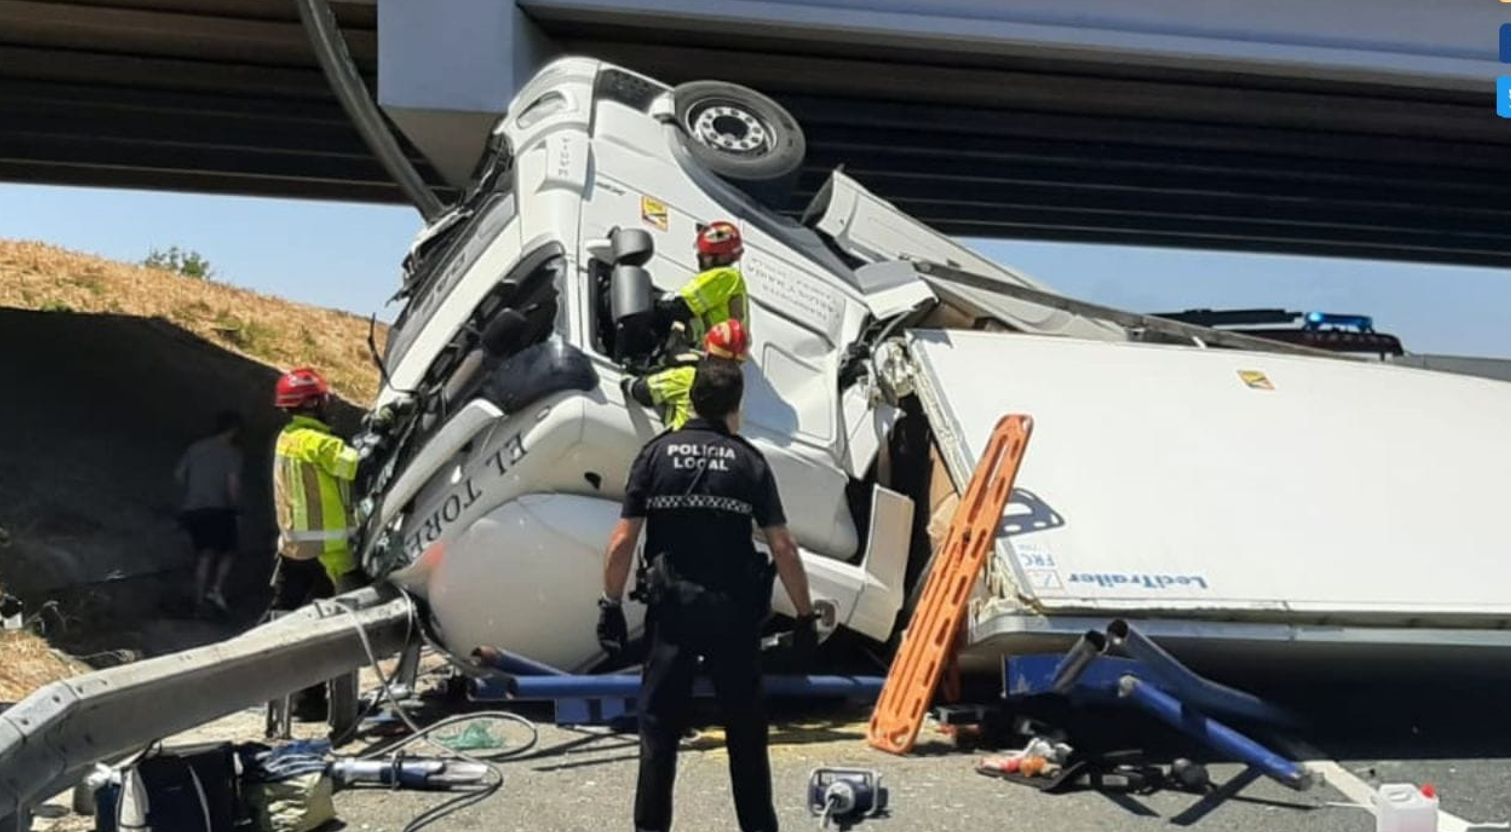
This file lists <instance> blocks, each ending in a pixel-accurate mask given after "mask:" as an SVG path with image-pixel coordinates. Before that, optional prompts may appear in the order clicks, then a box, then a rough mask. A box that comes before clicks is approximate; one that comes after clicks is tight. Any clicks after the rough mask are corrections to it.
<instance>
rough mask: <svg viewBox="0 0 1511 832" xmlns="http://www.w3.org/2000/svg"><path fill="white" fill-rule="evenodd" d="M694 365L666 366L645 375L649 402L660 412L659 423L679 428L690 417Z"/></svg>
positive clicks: (695, 370) (695, 373)
mask: <svg viewBox="0 0 1511 832" xmlns="http://www.w3.org/2000/svg"><path fill="white" fill-rule="evenodd" d="M697 374H698V368H697V366H696V365H692V364H689V365H685V366H680V367H668V368H666V369H665V370H660V371H657V372H654V373H651V374H650V375H648V376H646V377H645V386H646V389H647V390H648V391H649V392H650V396H651V402H652V403H653V404H655V406H656V408H657V409H658V410H659V411H660V413H661V424H663V425H666V426H667V427H668V428H671V429H672V430H680V429H681V428H682V426H683V425H685V424H687V420H688V419H690V418H692V392H693V379H694V378H695V377H696V376H697Z"/></svg>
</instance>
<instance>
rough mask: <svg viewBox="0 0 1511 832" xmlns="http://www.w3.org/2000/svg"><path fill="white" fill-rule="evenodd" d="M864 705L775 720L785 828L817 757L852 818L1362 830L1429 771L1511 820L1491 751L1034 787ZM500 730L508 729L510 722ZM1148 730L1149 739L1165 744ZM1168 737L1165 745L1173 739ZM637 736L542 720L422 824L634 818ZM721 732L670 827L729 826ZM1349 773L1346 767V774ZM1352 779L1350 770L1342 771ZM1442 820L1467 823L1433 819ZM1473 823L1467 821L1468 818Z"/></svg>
mask: <svg viewBox="0 0 1511 832" xmlns="http://www.w3.org/2000/svg"><path fill="white" fill-rule="evenodd" d="M864 716H865V714H864V712H857V711H855V710H853V709H851V710H849V711H836V712H830V713H827V714H819V715H817V716H815V715H813V714H809V715H805V716H797V717H792V718H791V719H790V720H789V721H787V722H786V723H785V724H783V725H779V726H777V727H776V728H775V729H774V732H773V741H772V763H773V779H774V785H775V790H776V795H777V804H778V805H777V808H778V813H779V816H780V818H781V822H782V825H783V828H785V829H788V830H793V829H816V828H818V823H817V821H816V819H814V818H813V817H811V816H810V815H809V814H808V812H807V810H806V808H805V806H804V799H805V792H806V790H805V786H806V783H807V780H808V775H809V772H810V771H811V770H812V769H813V768H814V767H815V766H821V765H842V766H857V767H862V768H870V769H875V770H877V771H879V772H881V774H882V777H883V780H884V782H885V784H886V785H887V786H888V788H889V790H890V792H891V811H890V813H889V815H888V816H887V817H885V818H880V819H875V820H867V821H865V822H864V823H862V824H859V825H857V826H856V827H855V828H857V829H868V828H871V829H877V830H886V829H894V830H906V832H914V830H940V832H947V831H948V830H961V832H965V830H972V832H974V830H982V829H1061V830H1129V829H1133V830H1137V829H1156V828H1168V827H1170V826H1172V825H1175V826H1186V827H1189V828H1192V829H1199V830H1245V832H1247V831H1248V830H1253V831H1254V832H1260V830H1264V832H1271V830H1318V832H1333V831H1334V830H1337V832H1368V830H1371V829H1374V819H1373V817H1372V816H1371V814H1370V813H1369V812H1367V811H1365V810H1364V809H1361V808H1357V807H1354V806H1348V805H1344V804H1347V803H1349V802H1351V801H1350V798H1349V794H1350V793H1353V794H1355V795H1357V794H1358V788H1360V786H1361V781H1362V782H1363V783H1369V784H1373V783H1378V782H1397V781H1406V782H1417V783H1423V782H1432V783H1435V784H1436V785H1437V786H1438V788H1439V789H1440V790H1441V791H1442V793H1443V794H1442V806H1443V809H1444V811H1445V812H1450V813H1454V814H1456V815H1458V816H1459V817H1462V818H1468V819H1470V820H1476V821H1491V820H1501V821H1504V820H1506V819H1508V818H1511V764H1508V762H1507V761H1505V760H1500V759H1473V760H1471V759H1427V760H1424V759H1412V760H1380V759H1352V760H1345V761H1344V762H1343V763H1342V764H1341V767H1342V770H1343V771H1345V772H1347V774H1345V775H1343V776H1342V778H1343V779H1346V780H1351V782H1350V783H1344V784H1340V785H1343V786H1344V788H1342V789H1339V788H1337V787H1335V786H1333V785H1331V784H1322V785H1318V786H1316V787H1314V788H1312V789H1310V790H1308V791H1305V792H1297V791H1293V790H1290V789H1288V788H1285V787H1283V786H1281V785H1279V784H1277V783H1273V782H1270V781H1268V780H1263V779H1260V780H1258V781H1253V782H1247V784H1246V785H1244V786H1243V787H1242V788H1241V789H1239V790H1237V791H1236V793H1234V794H1232V795H1231V796H1228V795H1220V796H1219V797H1215V798H1206V799H1203V798H1202V797H1200V796H1198V795H1194V794H1187V793H1182V792H1176V791H1160V792H1155V793H1153V794H1145V795H1118V794H1109V793H1102V792H1098V791H1093V790H1082V791H1077V792H1072V793H1065V794H1053V795H1051V794H1042V793H1040V792H1038V791H1036V790H1034V789H1032V788H1028V787H1025V786H1021V785H1016V784H1012V783H1008V782H1005V781H1002V780H997V779H993V778H988V777H984V776H981V775H978V774H976V773H975V772H974V770H973V768H974V764H975V762H976V760H977V759H979V757H980V756H982V754H983V753H984V752H974V753H972V752H963V751H960V750H957V749H956V748H955V747H954V746H953V744H952V743H950V742H949V741H948V740H947V739H945V738H942V737H940V736H939V735H937V734H932V733H931V734H930V735H929V736H927V737H926V738H925V740H926V741H925V742H924V743H923V744H922V745H921V746H920V748H919V750H918V752H917V753H915V754H914V755H913V756H909V757H893V756H890V755H886V754H882V753H880V752H877V751H873V750H871V749H870V748H868V747H867V746H866V745H865V743H864V742H863V740H862V737H863V732H864V723H863V722H861V721H859V720H861V719H864ZM508 733H509V734H510V735H511V736H515V737H517V736H518V734H515V733H514V731H513V729H509V731H508ZM1170 740H1171V735H1166V736H1165V737H1164V738H1163V740H1161V739H1159V738H1155V742H1154V744H1155V745H1159V744H1161V743H1162V742H1169V741H1170ZM1178 746H1179V744H1178V743H1177V744H1175V745H1174V746H1173V747H1175V748H1178ZM635 752H636V746H635V740H634V737H633V736H626V735H616V734H612V733H608V732H606V731H603V730H600V729H591V730H582V729H564V728H557V727H553V726H542V727H541V729H540V744H539V746H538V747H537V749H536V750H535V751H533V752H532V753H530V754H529V755H528V756H525V757H522V758H520V759H516V760H514V761H511V762H508V763H505V764H504V770H505V772H506V775H507V780H506V782H505V785H504V787H503V789H502V790H501V791H500V792H499V793H498V794H496V795H494V796H493V797H491V798H489V799H488V800H487V801H486V802H484V803H482V804H480V805H478V806H476V807H472V808H468V809H464V810H462V811H460V812H458V813H457V814H455V815H453V816H451V817H448V818H446V819H445V820H442V821H440V822H439V823H437V824H435V825H433V826H431V827H429V828H431V829H439V830H452V829H455V830H471V829H477V830H484V829H486V830H499V832H508V831H509V830H518V831H519V832H526V830H528V831H529V832H537V830H544V831H545V832H558V830H559V831H560V832H576V831H577V830H613V829H626V830H627V829H631V828H632V825H631V803H632V800H633V795H634V778H635V768H636V761H635ZM726 763H727V757H726V755H725V753H724V751H723V748H722V735H721V734H719V732H718V731H717V729H709V730H707V731H705V732H704V733H701V734H699V735H698V736H696V737H693V738H691V739H689V740H688V742H687V743H686V744H685V745H684V751H683V754H682V757H681V761H680V765H679V773H678V784H677V828H678V829H682V830H696V831H697V832H709V831H711V830H734V829H737V827H736V825H735V822H734V813H733V806H732V803H731V800H730V797H729V786H728V774H727V770H726ZM1209 768H1210V771H1211V773H1212V776H1213V779H1214V781H1216V782H1217V783H1223V782H1226V781H1228V780H1229V779H1230V778H1234V777H1237V776H1239V775H1240V774H1241V773H1242V771H1243V767H1242V766H1241V765H1238V764H1236V763H1221V762H1218V763H1213V764H1211V765H1210V766H1209ZM1350 776H1351V777H1350ZM1352 778H1357V779H1352ZM439 799H440V798H439V797H438V796H436V795H427V794H423V793H412V792H388V791H349V792H345V793H342V794H340V795H338V796H337V809H338V811H339V813H340V816H341V818H342V820H343V821H344V822H345V824H346V828H347V829H351V830H363V832H378V831H379V830H387V831H388V832H396V831H397V830H401V829H403V828H404V825H405V824H406V823H408V822H409V820H410V819H411V818H413V817H415V816H416V815H418V814H419V813H420V812H422V811H423V810H425V809H426V808H428V807H430V806H432V805H434V804H435V803H436V802H437V801H438V800H439ZM1441 828H1442V829H1444V830H1462V829H1464V828H1466V827H1464V826H1458V827H1453V826H1450V825H1444V826H1442V827H1441ZM1467 828H1473V827H1467Z"/></svg>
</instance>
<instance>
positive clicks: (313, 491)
mask: <svg viewBox="0 0 1511 832" xmlns="http://www.w3.org/2000/svg"><path fill="white" fill-rule="evenodd" d="M357 459H358V457H357V451H356V449H354V448H352V447H351V446H350V445H347V444H346V443H345V442H344V441H342V440H341V438H340V437H338V436H336V435H334V434H332V433H331V429H330V426H328V425H326V424H325V423H324V422H321V421H320V420H319V419H312V418H310V417H308V416H295V417H294V418H293V419H292V420H291V421H290V422H289V424H288V426H287V427H285V428H284V429H283V432H281V433H279V434H278V445H277V447H276V449H275V452H274V455H273V502H274V505H275V507H276V509H277V512H278V553H279V554H280V555H283V556H284V557H286V558H290V559H293V560H309V559H311V558H319V559H320V563H321V565H323V566H324V567H325V571H326V573H327V574H329V575H330V577H331V581H332V582H334V581H335V580H336V579H337V578H339V577H341V576H342V575H345V574H346V573H348V572H351V571H352V570H354V569H356V568H357V561H356V558H355V557H353V555H352V551H351V544H350V543H349V542H348V538H349V537H350V535H351V533H352V529H353V527H354V525H355V523H354V521H353V519H352V504H351V484H352V481H353V480H355V479H356V478H357Z"/></svg>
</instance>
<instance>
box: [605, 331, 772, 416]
mask: <svg viewBox="0 0 1511 832" xmlns="http://www.w3.org/2000/svg"><path fill="white" fill-rule="evenodd" d="M749 351H750V343H749V341H747V340H746V338H745V327H744V326H743V325H741V323H740V322H739V321H738V320H735V319H733V318H731V319H729V320H727V321H724V322H722V323H718V324H715V325H714V326H713V327H711V328H710V329H709V330H708V334H707V335H705V336H703V352H702V354H699V353H696V352H685V353H681V354H680V355H677V356H675V357H674V358H672V360H671V361H670V362H668V366H666V367H664V368H662V369H660V370H657V371H656V372H654V373H651V374H650V375H648V376H645V377H643V378H637V379H634V380H633V381H631V382H629V395H630V397H631V398H633V399H634V400H635V401H637V402H639V403H640V404H641V405H643V406H645V407H654V408H656V409H657V411H658V412H659V413H660V414H661V423H662V424H664V425H666V426H667V427H668V428H670V429H671V430H677V429H678V428H681V427H682V426H683V425H684V424H686V423H687V420H688V417H689V416H690V415H691V407H690V403H689V394H690V393H691V392H692V388H693V376H694V375H695V374H696V371H697V366H698V362H699V361H700V360H702V358H703V356H704V355H712V356H715V357H718V358H724V359H728V360H731V361H736V362H740V361H744V360H745V358H746V355H747V353H749Z"/></svg>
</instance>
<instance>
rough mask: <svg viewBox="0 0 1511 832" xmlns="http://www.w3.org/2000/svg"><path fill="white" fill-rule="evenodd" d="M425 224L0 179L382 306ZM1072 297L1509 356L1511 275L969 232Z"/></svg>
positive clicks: (217, 256)
mask: <svg viewBox="0 0 1511 832" xmlns="http://www.w3.org/2000/svg"><path fill="white" fill-rule="evenodd" d="M419 225H420V222H419V217H418V215H417V214H415V212H414V211H412V210H410V209H407V208H398V207H382V206H371V205H357V204H347V203H329V202H312V201H303V200H272V199H253V198H247V197H222V196H204V195H196V194H179V193H163V192H147V191H112V190H99V189H89V188H57V187H40V186H28V185H0V237H5V238H11V239H37V240H44V241H47V242H50V243H55V244H57V245H62V246H65V247H68V248H72V249H78V250H82V251H88V252H93V253H96V254H100V255H104V256H106V257H111V258H115V259H120V260H140V259H141V258H142V257H144V256H146V254H147V252H148V251H149V250H151V249H152V248H153V247H158V248H167V247H168V246H171V245H177V246H180V247H183V248H189V249H194V250H197V251H199V252H200V253H201V254H203V255H204V256H205V257H207V258H208V259H209V260H210V262H211V263H212V264H213V265H214V266H215V268H216V269H217V271H218V272H219V274H220V277H221V279H223V280H225V281H226V282H229V283H233V284H236V285H239V286H245V287H248V288H252V289H257V290H259V291H264V292H269V293H272V294H276V295H282V296H284V297H288V298H292V299H295V300H300V301H304V302H307V303H314V304H319V305H322V306H331V307H336V308H340V309H347V310H350V311H353V312H358V313H361V314H364V315H365V314H368V313H371V312H379V313H380V314H383V316H384V317H391V316H392V314H393V313H394V311H395V310H394V309H392V308H389V309H388V310H387V313H386V314H384V312H383V304H384V302H385V301H386V300H387V299H388V297H389V296H390V295H391V294H392V293H393V291H394V289H395V288H396V286H397V281H398V276H399V262H400V260H401V259H402V257H403V255H404V251H405V250H406V249H407V248H408V246H409V242H410V239H411V238H412V237H413V235H414V233H415V231H416V230H418V228H419ZM971 243H972V244H973V245H975V246H976V247H977V248H978V249H980V250H981V251H982V252H983V253H985V254H987V255H988V256H990V257H993V258H995V259H997V260H1000V261H1002V262H1004V263H1008V264H1011V265H1013V266H1015V267H1018V268H1020V269H1022V270H1024V271H1027V272H1028V273H1030V274H1032V275H1034V276H1035V277H1038V278H1039V279H1041V280H1043V281H1044V282H1046V283H1048V284H1050V285H1051V286H1053V287H1054V288H1055V289H1057V290H1059V291H1061V292H1064V293H1066V294H1068V295H1071V296H1073V297H1080V298H1084V299H1086V300H1092V301H1096V302H1099V303H1105V304H1109V305H1113V306H1120V307H1124V308H1128V309H1133V310H1137V311H1143V312H1159V311H1170V310H1176V309H1186V308H1192V307H1203V306H1205V307H1213V308H1220V307H1229V308H1232V307H1249V306H1266V307H1285V308H1287V309H1294V310H1300V311H1309V310H1321V311H1328V312H1349V313H1354V312H1356V313H1361V314H1368V315H1373V316H1374V318H1375V325H1376V327H1377V328H1378V329H1380V330H1381V331H1385V332H1391V333H1394V334H1396V335H1399V336H1400V337H1401V339H1402V341H1403V342H1404V343H1405V344H1406V346H1407V348H1408V349H1410V350H1412V351H1413V352H1436V353H1452V354H1464V355H1486V356H1497V357H1503V358H1511V272H1508V271H1506V270H1500V269H1475V268H1462V267H1451V266H1423V265H1417V264H1402V263H1382V262H1374V261H1364V260H1339V259H1332V258H1314V257H1282V256H1271V255H1251V254H1229V253H1223V252H1192V251H1182V250H1175V249H1146V248H1134V247H1128V246H1096V245H1071V244H1059V243H1031V242H1017V241H971Z"/></svg>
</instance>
